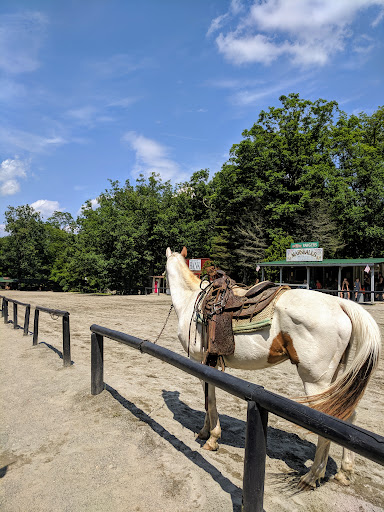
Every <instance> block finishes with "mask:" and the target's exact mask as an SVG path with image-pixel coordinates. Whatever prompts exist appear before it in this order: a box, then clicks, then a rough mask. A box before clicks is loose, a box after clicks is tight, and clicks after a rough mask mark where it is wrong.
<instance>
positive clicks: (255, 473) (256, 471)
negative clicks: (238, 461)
mask: <svg viewBox="0 0 384 512" xmlns="http://www.w3.org/2000/svg"><path fill="white" fill-rule="evenodd" d="M267 424H268V411H267V410H266V409H264V408H263V407H260V405H257V404H256V402H253V401H249V402H248V409H247V428H246V434H245V456H244V478H243V503H242V511H243V512H263V497H264V479H265V459H266V456H267Z"/></svg>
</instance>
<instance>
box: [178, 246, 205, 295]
mask: <svg viewBox="0 0 384 512" xmlns="http://www.w3.org/2000/svg"><path fill="white" fill-rule="evenodd" d="M180 256H181V255H180ZM177 260H178V262H179V263H180V265H181V267H180V268H181V273H182V275H183V279H184V281H185V283H186V284H187V286H188V288H190V289H191V290H195V289H196V287H200V282H201V280H200V278H198V277H197V275H196V274H194V273H193V272H192V270H190V268H189V267H188V265H187V262H186V261H185V259H184V257H182V258H177Z"/></svg>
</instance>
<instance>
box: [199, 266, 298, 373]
mask: <svg viewBox="0 0 384 512" xmlns="http://www.w3.org/2000/svg"><path fill="white" fill-rule="evenodd" d="M287 289H289V287H288V286H276V285H275V284H274V283H272V282H271V281H263V282H261V283H258V284H256V285H254V286H252V287H251V288H249V289H245V288H244V285H239V284H237V283H236V282H235V281H234V280H233V279H231V278H230V277H229V276H228V275H226V274H225V273H224V272H223V271H221V270H216V275H215V279H214V280H213V281H212V282H211V283H210V284H209V285H208V286H207V287H206V288H204V289H203V290H202V292H201V293H200V295H199V297H198V299H197V301H196V304H195V315H194V317H195V318H197V319H200V320H201V321H202V324H203V343H204V349H205V357H204V360H203V363H204V364H207V365H209V366H214V367H216V366H217V364H218V363H220V364H221V367H222V369H223V370H224V368H225V365H224V359H223V356H229V355H232V354H233V353H234V351H235V339H234V332H233V326H234V324H236V323H237V322H238V321H243V322H242V323H244V321H245V322H247V321H248V320H249V323H251V322H252V320H253V318H254V317H255V316H256V315H258V314H259V313H260V312H261V311H263V310H264V309H265V308H266V307H267V306H268V305H270V304H271V303H272V302H273V301H274V300H275V299H276V300H277V298H278V295H280V293H281V292H282V291H286V290H287ZM240 290H241V291H240ZM245 290H246V291H245ZM244 291H245V293H244ZM250 325H251V324H250Z"/></svg>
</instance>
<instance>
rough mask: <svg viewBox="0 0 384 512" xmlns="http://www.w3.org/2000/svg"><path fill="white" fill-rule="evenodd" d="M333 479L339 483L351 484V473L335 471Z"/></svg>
mask: <svg viewBox="0 0 384 512" xmlns="http://www.w3.org/2000/svg"><path fill="white" fill-rule="evenodd" d="M334 479H335V480H336V482H337V483H339V484H340V485H345V486H347V485H350V484H351V475H350V474H347V473H345V471H342V470H340V471H339V472H338V473H336V475H335V477H334Z"/></svg>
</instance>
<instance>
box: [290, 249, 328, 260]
mask: <svg viewBox="0 0 384 512" xmlns="http://www.w3.org/2000/svg"><path fill="white" fill-rule="evenodd" d="M287 261H323V249H322V248H319V247H314V248H300V249H287Z"/></svg>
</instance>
